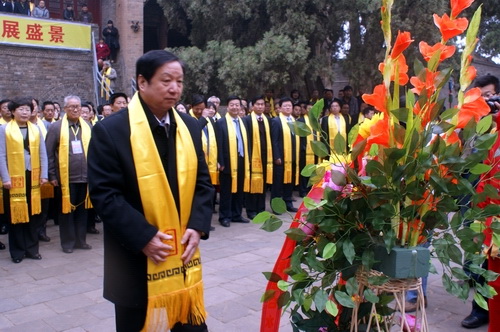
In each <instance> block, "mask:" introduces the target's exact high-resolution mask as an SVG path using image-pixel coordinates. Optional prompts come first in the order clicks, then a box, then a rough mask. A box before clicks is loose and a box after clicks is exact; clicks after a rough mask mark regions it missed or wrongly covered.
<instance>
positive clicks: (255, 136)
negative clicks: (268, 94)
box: [250, 112, 273, 194]
mask: <svg viewBox="0 0 500 332" xmlns="http://www.w3.org/2000/svg"><path fill="white" fill-rule="evenodd" d="M261 117H262V121H263V122H264V128H265V129H266V141H267V151H266V152H267V165H266V183H268V184H271V183H272V182H273V150H272V149H271V134H270V130H269V120H267V118H266V117H265V116H264V114H262V115H261ZM250 119H251V120H252V156H251V158H252V168H251V174H250V193H251V194H262V193H264V178H263V176H264V168H263V165H262V156H261V155H260V153H261V145H260V143H261V142H260V132H259V121H257V115H256V114H255V113H254V112H252V114H251V115H250Z"/></svg>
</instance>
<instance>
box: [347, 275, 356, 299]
mask: <svg viewBox="0 0 500 332" xmlns="http://www.w3.org/2000/svg"><path fill="white" fill-rule="evenodd" d="M345 288H346V291H347V294H349V295H350V296H353V295H354V294H357V293H358V282H357V281H356V278H350V279H349V280H347V283H346V285H345Z"/></svg>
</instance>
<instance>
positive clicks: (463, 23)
mask: <svg viewBox="0 0 500 332" xmlns="http://www.w3.org/2000/svg"><path fill="white" fill-rule="evenodd" d="M434 24H435V25H436V26H437V27H438V28H439V31H441V35H442V36H443V40H444V41H445V42H446V41H447V40H449V39H451V38H453V37H455V36H458V35H459V34H461V33H462V32H464V31H465V29H467V26H468V25H469V21H468V20H467V19H466V18H456V19H451V18H450V17H449V16H448V14H444V15H443V17H439V16H438V15H437V14H434Z"/></svg>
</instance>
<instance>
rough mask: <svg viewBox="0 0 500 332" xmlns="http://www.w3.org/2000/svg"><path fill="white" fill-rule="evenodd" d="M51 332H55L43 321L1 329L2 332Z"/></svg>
mask: <svg viewBox="0 0 500 332" xmlns="http://www.w3.org/2000/svg"><path fill="white" fill-rule="evenodd" d="M27 331H29V332H53V331H55V330H54V329H53V328H52V327H51V326H50V325H48V324H47V323H45V322H44V321H43V320H36V321H32V322H27V323H22V324H16V325H15V326H12V327H9V328H5V329H2V332H27Z"/></svg>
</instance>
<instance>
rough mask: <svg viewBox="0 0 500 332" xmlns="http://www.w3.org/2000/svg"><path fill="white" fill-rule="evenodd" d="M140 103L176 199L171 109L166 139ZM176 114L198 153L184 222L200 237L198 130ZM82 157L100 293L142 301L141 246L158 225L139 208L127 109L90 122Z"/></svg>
mask: <svg viewBox="0 0 500 332" xmlns="http://www.w3.org/2000/svg"><path fill="white" fill-rule="evenodd" d="M143 107H145V111H146V115H147V116H148V122H149V124H150V127H151V128H152V132H153V137H154V139H155V144H156V147H157V150H158V151H159V155H160V158H161V159H162V163H163V165H164V167H165V170H166V174H167V177H168V179H169V183H170V186H171V188H172V192H173V194H174V198H175V200H176V203H177V204H179V202H178V200H179V198H178V191H177V174H176V168H175V167H176V166H175V161H174V160H175V146H174V144H175V140H174V139H172V138H175V134H174V133H175V125H176V124H175V121H173V115H172V113H171V114H170V121H171V125H170V132H169V138H168V139H167V136H166V133H165V130H164V129H163V127H160V126H158V121H157V120H156V118H155V117H154V115H153V114H152V113H151V112H150V111H149V110H148V109H147V106H146V105H144V104H143ZM170 112H173V111H170ZM180 116H181V118H182V120H183V121H184V122H185V123H186V125H187V127H188V129H189V131H190V133H191V137H192V138H193V142H194V144H195V148H196V152H197V155H198V159H197V160H193V162H196V163H198V177H197V179H196V188H195V194H194V198H193V205H192V206H193V208H192V211H191V216H190V219H189V222H188V228H191V229H195V230H198V231H201V232H203V233H205V234H206V235H205V236H203V237H202V238H204V239H206V238H208V233H209V231H210V220H211V217H212V199H213V188H212V185H211V183H210V177H209V174H208V169H207V165H206V162H205V157H204V154H203V150H202V147H201V136H200V134H201V131H200V127H199V125H198V122H197V121H196V120H195V119H193V118H192V117H190V116H189V115H185V114H180ZM159 128H161V129H162V130H160V129H159ZM170 133H171V134H170ZM162 135H163V136H162ZM172 149H173V151H174V153H172ZM165 154H168V156H166V155H165ZM167 157H169V158H167ZM172 158H173V159H172ZM88 160H89V163H88V164H89V165H88V174H89V189H90V197H91V200H92V203H93V205H94V207H95V209H96V212H97V214H98V215H99V216H100V217H101V218H102V220H103V223H104V297H105V298H106V299H108V300H110V301H111V302H113V303H115V304H119V305H122V306H127V307H137V306H139V307H140V306H145V305H146V304H147V281H146V274H147V258H146V256H145V255H144V254H143V253H142V249H143V248H144V247H145V246H146V244H147V243H148V242H149V241H150V240H151V239H152V238H153V236H154V235H155V234H156V233H157V231H158V230H157V229H156V228H155V227H154V226H152V225H151V224H149V223H148V222H147V220H146V219H145V217H144V214H143V208H142V203H141V199H140V194H139V187H138V184H137V175H136V171H135V165H134V160H133V157H132V150H131V145H130V122H129V114H128V109H123V110H121V111H119V112H117V113H114V114H112V115H111V116H109V117H108V118H106V119H104V120H103V121H100V122H98V123H97V124H96V125H95V127H94V129H93V131H92V140H91V142H90V146H89V153H88ZM158 194H161V193H158Z"/></svg>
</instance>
